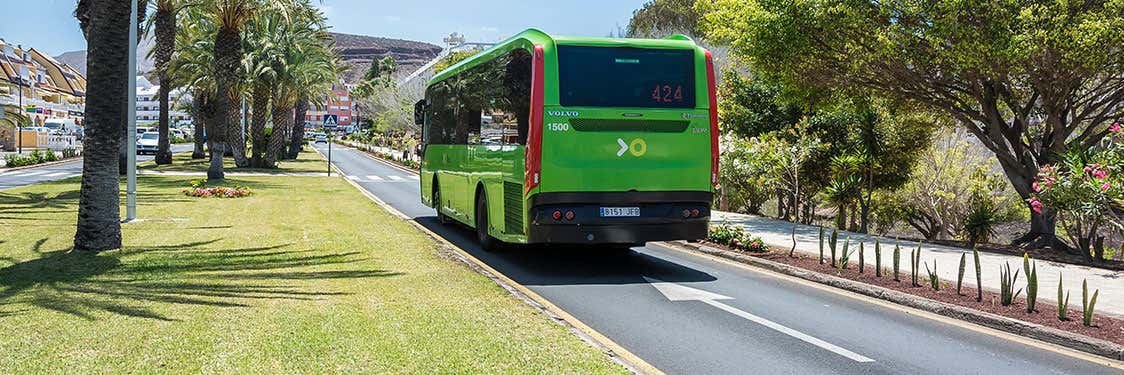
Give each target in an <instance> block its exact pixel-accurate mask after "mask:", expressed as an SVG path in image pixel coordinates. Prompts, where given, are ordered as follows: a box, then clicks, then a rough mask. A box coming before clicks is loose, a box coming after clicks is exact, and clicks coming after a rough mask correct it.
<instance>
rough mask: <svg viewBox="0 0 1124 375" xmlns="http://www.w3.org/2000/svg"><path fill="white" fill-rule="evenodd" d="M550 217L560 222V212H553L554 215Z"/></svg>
mask: <svg viewBox="0 0 1124 375" xmlns="http://www.w3.org/2000/svg"><path fill="white" fill-rule="evenodd" d="M550 217H553V218H554V220H562V211H558V210H554V213H553V214H551V215H550Z"/></svg>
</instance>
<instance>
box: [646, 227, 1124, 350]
mask: <svg viewBox="0 0 1124 375" xmlns="http://www.w3.org/2000/svg"><path fill="white" fill-rule="evenodd" d="M662 244H664V245H665V247H667V248H671V249H676V250H681V251H689V252H699V253H703V254H707V255H711V256H716V257H719V258H723V259H728V260H731V261H734V262H738V263H742V264H746V265H750V266H754V267H759V268H763V269H766V270H769V271H773V272H776V273H780V274H784V275H788V276H792V277H796V278H800V279H803V280H807V281H811V282H814V283H818V284H823V285H827V286H830V287H834V288H839V289H843V290H847V291H850V292H854V293H858V294H861V295H864V296H868V297H873V298H876V299H880V300H884V301H888V302H892V303H895V304H898V305H902V306H908V307H912V308H915V309H918V310H922V311H927V312H930V313H933V314H937V315H941V316H945V317H949V318H953V319H957V320H962V321H965V322H968V323H972V324H977V325H981V326H984V327H988V328H992V329H996V330H999V331H1003V332H1007V333H1011V334H1014V335H1018V336H1023V337H1028V338H1032V339H1035V340H1039V341H1043V342H1047V343H1050V344H1054V345H1058V346H1062V347H1066V348H1069V349H1073V350H1077V351H1081V352H1084V353H1088V354H1093V355H1096V356H1100V357H1104V358H1109V359H1113V360H1117V361H1124V345H1118V344H1115V343H1112V342H1108V341H1105V340H1100V339H1095V338H1092V337H1088V336H1084V335H1079V334H1076V333H1071V332H1066V331H1062V330H1060V329H1056V328H1052V327H1047V326H1043V325H1039V324H1034V323H1029V322H1024V321H1021V320H1017V319H1013V318H1008V317H1005V316H1000V315H996V314H991V313H986V312H982V311H977V310H973V309H970V308H967V307H963V306H958V305H953V304H950V303H944V302H940V301H935V300H931V299H928V298H924V297H919V296H915V295H912V294H908V293H904V292H899V291H896V290H892V289H888V288H883V287H880V286H876V285H870V284H865V283H861V282H858V281H853V280H850V279H844V278H841V277H837V276H832V275H827V274H823V273H819V272H815V271H809V270H806V269H803V268H799V267H796V266H791V265H787V264H784V263H779V262H774V261H771V260H767V259H762V258H758V257H753V256H749V255H745V254H738V253H734V252H730V251H726V250H720V249H716V248H713V247H709V246H703V245H698V244H693V243H681V242H664V243H662Z"/></svg>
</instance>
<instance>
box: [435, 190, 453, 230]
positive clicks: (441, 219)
mask: <svg viewBox="0 0 1124 375" xmlns="http://www.w3.org/2000/svg"><path fill="white" fill-rule="evenodd" d="M433 209H435V210H437V222H438V223H440V224H441V225H449V223H450V222H452V220H450V219H449V216H448V215H445V214H443V213H441V189H440V188H439V186H437V180H436V179H434V180H433Z"/></svg>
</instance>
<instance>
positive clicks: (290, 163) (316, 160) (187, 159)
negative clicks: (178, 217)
mask: <svg viewBox="0 0 1124 375" xmlns="http://www.w3.org/2000/svg"><path fill="white" fill-rule="evenodd" d="M210 163H211V159H210V158H203V159H192V158H191V153H190V152H186V153H181V154H176V155H173V156H172V164H170V165H156V162H152V161H147V162H144V163H139V164H137V169H140V170H151V171H181V172H182V171H187V172H206V171H207V168H208V167H210ZM277 167H278V168H277V169H260V168H237V167H235V166H234V159H233V158H230V157H226V158H223V168H225V169H226V171H227V172H265V173H269V172H297V173H300V172H324V173H325V174H326V173H327V171H328V164H327V162H325V161H324V158H322V157H320V154H318V153H316V151H313V150H312V148H311V147H305V151H304V152H301V153H300V154H299V155H297V159H296V160H282V161H279V162H277Z"/></svg>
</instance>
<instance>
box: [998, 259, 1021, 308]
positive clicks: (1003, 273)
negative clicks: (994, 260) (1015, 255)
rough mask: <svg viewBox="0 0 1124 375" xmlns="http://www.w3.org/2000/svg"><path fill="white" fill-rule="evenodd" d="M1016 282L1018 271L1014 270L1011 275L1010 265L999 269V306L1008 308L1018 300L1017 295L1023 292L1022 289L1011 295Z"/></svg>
mask: <svg viewBox="0 0 1124 375" xmlns="http://www.w3.org/2000/svg"><path fill="white" fill-rule="evenodd" d="M1004 267H1006V268H1004ZM1018 280H1019V270H1015V273H1014V274H1012V273H1011V265H1010V264H1005V266H1001V267H999V304H1001V305H1003V306H1010V305H1011V304H1012V303H1015V299H1017V298H1019V294H1020V293H1022V292H1023V290H1022V289H1019V290H1018V291H1016V292H1013V293H1012V291H1013V290H1014V288H1015V282H1017V281H1018Z"/></svg>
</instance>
